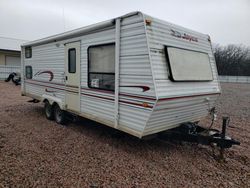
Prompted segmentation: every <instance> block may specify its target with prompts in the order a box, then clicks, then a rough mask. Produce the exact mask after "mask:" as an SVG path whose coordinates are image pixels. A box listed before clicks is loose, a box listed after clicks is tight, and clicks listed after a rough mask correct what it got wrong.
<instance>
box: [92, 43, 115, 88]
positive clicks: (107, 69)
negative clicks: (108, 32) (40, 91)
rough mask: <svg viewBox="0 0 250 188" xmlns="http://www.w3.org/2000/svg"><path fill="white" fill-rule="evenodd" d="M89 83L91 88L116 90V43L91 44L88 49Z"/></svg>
mask: <svg viewBox="0 0 250 188" xmlns="http://www.w3.org/2000/svg"><path fill="white" fill-rule="evenodd" d="M88 58H89V59H88V61H89V67H88V71H89V72H88V85H89V87H90V88H99V89H105V90H114V87H115V45H114V44H105V45H99V46H91V47H89V49H88Z"/></svg>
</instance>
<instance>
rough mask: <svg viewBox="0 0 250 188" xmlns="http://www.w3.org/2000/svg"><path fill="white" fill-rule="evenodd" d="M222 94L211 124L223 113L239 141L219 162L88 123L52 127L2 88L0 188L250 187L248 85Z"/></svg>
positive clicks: (13, 90) (37, 109)
mask: <svg viewBox="0 0 250 188" xmlns="http://www.w3.org/2000/svg"><path fill="white" fill-rule="evenodd" d="M222 89H223V95H222V96H221V97H220V100H219V101H218V111H219V117H218V120H219V121H217V122H216V126H218V125H220V124H221V119H220V118H221V116H222V115H223V114H229V115H230V116H231V125H234V127H233V128H230V129H229V130H228V133H229V135H231V136H232V137H234V138H235V139H237V140H239V141H240V142H241V145H240V146H234V147H233V148H231V149H230V150H228V151H227V152H226V158H227V160H226V162H223V163H222V162H218V161H217V160H215V159H214V157H213V155H212V149H211V148H210V147H205V146H201V145H196V144H188V143H185V144H180V143H176V142H161V141H159V140H157V139H155V140H150V141H142V140H139V139H136V138H134V137H132V136H129V135H127V134H124V133H120V132H119V133H117V132H116V131H114V130H113V129H111V128H108V127H105V126H102V125H99V124H96V123H94V122H91V121H88V120H80V121H79V122H77V123H71V124H69V125H68V126H60V125H57V124H56V123H54V122H52V121H48V120H46V118H45V116H44V114H43V105H42V104H30V103H27V102H26V101H27V100H28V98H26V97H21V96H20V87H19V86H15V85H13V84H11V83H7V84H6V83H4V82H0V187H5V186H6V187H12V186H20V187H31V186H36V187H37V186H38V187H45V186H46V187H47V186H49V187H55V186H63V187H70V186H71V187H250V123H249V122H250V85H246V84H223V85H222ZM203 123H206V125H208V121H207V120H204V121H203Z"/></svg>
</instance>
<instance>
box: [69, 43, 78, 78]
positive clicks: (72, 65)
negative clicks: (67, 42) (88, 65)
mask: <svg viewBox="0 0 250 188" xmlns="http://www.w3.org/2000/svg"><path fill="white" fill-rule="evenodd" d="M68 72H69V73H75V72H76V49H75V48H71V49H69V51H68Z"/></svg>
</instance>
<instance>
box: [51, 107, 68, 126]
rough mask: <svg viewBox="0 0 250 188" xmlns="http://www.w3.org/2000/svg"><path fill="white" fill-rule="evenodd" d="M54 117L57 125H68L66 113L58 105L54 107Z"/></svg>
mask: <svg viewBox="0 0 250 188" xmlns="http://www.w3.org/2000/svg"><path fill="white" fill-rule="evenodd" d="M54 116H55V121H56V123H58V124H61V125H64V124H65V123H66V112H65V111H64V110H62V109H61V108H60V106H58V104H55V106H54Z"/></svg>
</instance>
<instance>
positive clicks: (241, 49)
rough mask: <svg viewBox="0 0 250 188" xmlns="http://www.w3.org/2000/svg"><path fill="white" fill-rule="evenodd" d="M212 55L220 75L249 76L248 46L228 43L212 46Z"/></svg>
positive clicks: (249, 53) (249, 54)
mask: <svg viewBox="0 0 250 188" xmlns="http://www.w3.org/2000/svg"><path fill="white" fill-rule="evenodd" d="M214 56H215V60H216V63H217V68H218V72H219V74H220V75H234V76H250V48H249V47H246V46H243V45H234V44H230V45H227V46H220V45H218V44H217V45H215V46H214Z"/></svg>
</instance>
